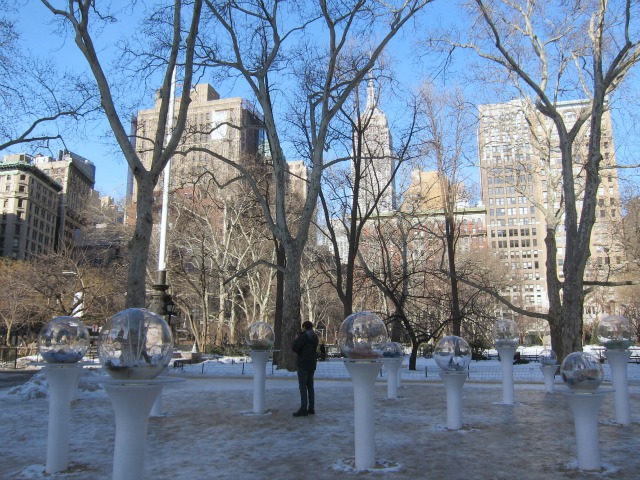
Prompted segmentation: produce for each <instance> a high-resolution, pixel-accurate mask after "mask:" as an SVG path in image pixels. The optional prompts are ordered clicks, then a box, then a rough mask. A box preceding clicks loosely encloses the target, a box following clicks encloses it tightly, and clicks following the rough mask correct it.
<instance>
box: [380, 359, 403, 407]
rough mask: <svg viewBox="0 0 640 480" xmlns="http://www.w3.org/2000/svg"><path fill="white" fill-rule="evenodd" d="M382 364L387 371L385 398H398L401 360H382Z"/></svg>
mask: <svg viewBox="0 0 640 480" xmlns="http://www.w3.org/2000/svg"><path fill="white" fill-rule="evenodd" d="M382 363H383V364H384V368H385V370H386V371H387V398H398V377H399V376H400V375H399V373H400V365H402V358H401V357H396V358H382Z"/></svg>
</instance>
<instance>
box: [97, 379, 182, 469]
mask: <svg viewBox="0 0 640 480" xmlns="http://www.w3.org/2000/svg"><path fill="white" fill-rule="evenodd" d="M87 381H89V382H92V383H101V384H103V385H104V388H105V390H106V391H107V395H108V396H109V399H110V400H111V405H112V406H113V412H114V414H115V418H116V439H115V445H114V449H113V477H112V478H113V480H141V479H142V478H144V446H145V443H146V439H147V426H148V424H149V413H150V412H151V407H152V406H153V403H154V402H155V401H156V398H158V395H159V394H160V392H161V391H162V387H163V386H164V385H167V384H169V383H177V382H184V381H185V380H184V378H167V377H164V378H152V379H150V380H117V379H113V378H106V377H103V378H97V377H95V378H89V379H87Z"/></svg>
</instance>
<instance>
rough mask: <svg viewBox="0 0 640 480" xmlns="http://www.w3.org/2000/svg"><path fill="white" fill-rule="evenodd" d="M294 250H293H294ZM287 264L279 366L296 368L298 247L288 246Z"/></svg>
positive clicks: (299, 257) (298, 289) (299, 265)
mask: <svg viewBox="0 0 640 480" xmlns="http://www.w3.org/2000/svg"><path fill="white" fill-rule="evenodd" d="M292 250H293V251H292ZM287 251H288V252H287V253H288V254H287V266H286V269H285V289H284V296H283V315H282V335H281V338H282V344H281V345H280V355H279V356H278V368H286V369H287V370H289V371H291V372H293V371H295V370H296V359H297V358H296V354H295V353H294V352H293V350H291V345H292V344H293V341H294V340H295V339H296V337H297V336H298V334H299V333H300V325H301V323H302V321H303V320H304V319H301V318H300V291H301V289H300V268H301V256H300V255H299V254H296V253H297V249H296V248H287Z"/></svg>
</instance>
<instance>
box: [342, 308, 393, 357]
mask: <svg viewBox="0 0 640 480" xmlns="http://www.w3.org/2000/svg"><path fill="white" fill-rule="evenodd" d="M387 338H388V337H387V327H386V326H385V324H384V322H383V321H382V319H381V318H380V317H379V316H378V315H376V314H374V313H371V312H356V313H352V314H351V315H349V316H348V317H347V318H345V319H344V321H343V322H342V324H341V325H340V330H339V331H338V345H339V346H340V350H342V353H343V354H344V356H345V357H347V358H350V359H354V360H357V359H363V360H364V359H372V360H373V359H378V358H380V357H381V356H382V352H383V348H384V345H385V344H386V343H387Z"/></svg>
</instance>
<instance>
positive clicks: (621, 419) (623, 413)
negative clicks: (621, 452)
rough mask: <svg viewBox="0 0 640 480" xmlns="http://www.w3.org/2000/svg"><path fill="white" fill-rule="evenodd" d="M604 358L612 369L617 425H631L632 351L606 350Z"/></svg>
mask: <svg viewBox="0 0 640 480" xmlns="http://www.w3.org/2000/svg"><path fill="white" fill-rule="evenodd" d="M604 356H605V357H606V358H607V361H608V362H609V366H610V367H611V383H612V384H613V389H614V393H613V402H614V407H615V411H616V423H619V424H620V425H631V411H630V409H629V382H628V380H627V365H628V364H629V357H631V350H609V349H607V350H605V352H604Z"/></svg>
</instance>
